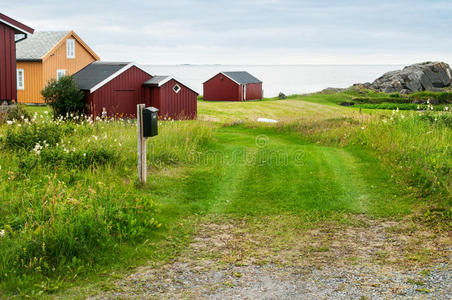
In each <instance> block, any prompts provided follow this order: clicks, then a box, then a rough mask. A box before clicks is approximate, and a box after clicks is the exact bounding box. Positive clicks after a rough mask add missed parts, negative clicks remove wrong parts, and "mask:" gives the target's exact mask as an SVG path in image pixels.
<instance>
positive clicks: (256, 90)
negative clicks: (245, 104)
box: [203, 71, 263, 101]
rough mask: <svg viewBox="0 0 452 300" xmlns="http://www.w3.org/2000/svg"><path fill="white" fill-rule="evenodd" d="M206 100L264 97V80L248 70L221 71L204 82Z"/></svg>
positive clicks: (238, 99) (255, 98)
mask: <svg viewBox="0 0 452 300" xmlns="http://www.w3.org/2000/svg"><path fill="white" fill-rule="evenodd" d="M203 97H204V100H208V101H247V100H258V99H262V97H263V91H262V81H260V80H259V79H257V78H256V77H254V76H253V75H251V74H250V73H248V72H245V71H241V72H221V73H218V74H217V75H215V76H214V77H212V78H210V79H209V80H207V81H206V82H204V95H203Z"/></svg>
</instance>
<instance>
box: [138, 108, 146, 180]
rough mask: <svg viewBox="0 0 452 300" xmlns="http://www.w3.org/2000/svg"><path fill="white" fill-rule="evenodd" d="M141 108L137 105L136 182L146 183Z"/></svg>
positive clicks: (144, 143)
mask: <svg viewBox="0 0 452 300" xmlns="http://www.w3.org/2000/svg"><path fill="white" fill-rule="evenodd" d="M143 108H144V104H138V105H137V135H138V181H139V182H142V183H146V177H147V175H146V139H145V138H144V137H143Z"/></svg>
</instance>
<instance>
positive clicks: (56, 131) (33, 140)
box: [3, 123, 62, 151]
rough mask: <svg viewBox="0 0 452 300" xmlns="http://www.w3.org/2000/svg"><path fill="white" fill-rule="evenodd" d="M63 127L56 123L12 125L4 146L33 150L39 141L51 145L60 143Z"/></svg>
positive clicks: (8, 130) (11, 148)
mask: <svg viewBox="0 0 452 300" xmlns="http://www.w3.org/2000/svg"><path fill="white" fill-rule="evenodd" d="M61 136H62V128H61V126H59V125H58V124H56V123H32V124H24V125H23V126H12V127H9V128H8V129H7V131H6V136H5V138H4V141H3V142H4V143H3V145H4V147H5V148H7V149H10V150H21V149H22V150H27V151H28V150H31V149H33V147H35V145H36V144H38V143H47V144H48V145H50V146H53V145H55V144H56V143H58V141H59V140H60V138H61Z"/></svg>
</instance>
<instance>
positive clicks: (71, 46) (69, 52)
mask: <svg viewBox="0 0 452 300" xmlns="http://www.w3.org/2000/svg"><path fill="white" fill-rule="evenodd" d="M66 57H67V58H75V40H73V39H69V40H66Z"/></svg>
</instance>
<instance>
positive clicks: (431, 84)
mask: <svg viewBox="0 0 452 300" xmlns="http://www.w3.org/2000/svg"><path fill="white" fill-rule="evenodd" d="M451 78H452V70H451V68H450V66H449V65H448V64H446V63H444V62H424V63H418V64H414V65H409V66H406V67H405V68H403V69H402V70H396V71H391V72H387V73H385V74H383V75H382V76H381V77H379V78H377V79H376V80H375V81H374V82H372V83H371V84H368V83H365V84H355V85H353V86H352V87H351V88H354V87H356V86H360V87H364V86H366V87H368V88H369V89H372V90H375V91H378V92H385V93H394V92H399V93H401V92H402V91H403V94H409V93H414V92H420V91H426V90H427V91H437V90H441V89H443V88H445V87H450V86H451V84H452V81H451Z"/></svg>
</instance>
